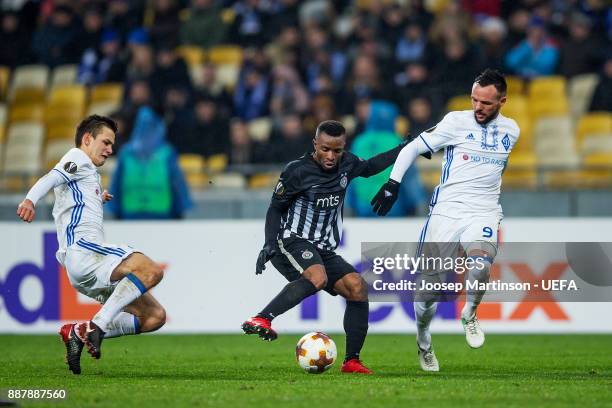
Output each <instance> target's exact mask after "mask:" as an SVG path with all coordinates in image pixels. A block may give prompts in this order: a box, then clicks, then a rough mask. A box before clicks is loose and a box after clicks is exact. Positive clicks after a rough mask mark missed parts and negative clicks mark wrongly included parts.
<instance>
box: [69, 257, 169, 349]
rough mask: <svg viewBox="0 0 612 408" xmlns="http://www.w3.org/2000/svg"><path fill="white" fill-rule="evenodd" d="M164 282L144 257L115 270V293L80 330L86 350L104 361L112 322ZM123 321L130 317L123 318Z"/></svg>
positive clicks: (132, 258)
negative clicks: (104, 351)
mask: <svg viewBox="0 0 612 408" xmlns="http://www.w3.org/2000/svg"><path fill="white" fill-rule="evenodd" d="M162 278H163V270H162V269H161V267H160V266H159V265H157V264H156V263H155V262H153V261H152V260H151V259H150V258H149V257H147V256H146V255H144V254H141V253H138V252H135V253H132V254H130V255H129V256H128V257H127V258H125V259H124V260H123V261H121V263H120V264H119V265H118V266H116V267H115V268H114V270H113V272H112V273H111V276H110V280H111V281H112V282H117V281H118V283H117V285H116V286H115V289H114V290H113V293H112V294H111V295H110V296H109V298H108V299H107V300H106V301H105V302H104V306H102V308H101V309H100V311H99V312H98V313H96V315H95V316H94V317H93V319H92V320H91V321H90V322H86V323H84V324H82V325H80V326H79V333H78V334H79V336H80V337H81V339H82V340H83V342H84V343H85V345H86V346H87V351H88V352H89V354H91V355H92V357H94V358H96V359H98V358H100V357H101V354H102V353H101V345H102V340H103V339H104V336H105V334H106V332H107V331H109V330H111V329H112V328H113V327H112V322H113V321H114V320H115V318H116V317H117V315H119V313H120V312H121V311H122V310H123V309H124V308H125V307H126V306H127V305H129V304H130V303H132V302H133V301H135V300H136V299H138V298H139V297H140V296H142V295H143V294H144V293H145V292H146V291H147V290H149V289H150V288H152V287H154V286H155V285H157V284H158V283H159V282H160V281H161V280H162ZM124 319H128V317H125V316H124Z"/></svg>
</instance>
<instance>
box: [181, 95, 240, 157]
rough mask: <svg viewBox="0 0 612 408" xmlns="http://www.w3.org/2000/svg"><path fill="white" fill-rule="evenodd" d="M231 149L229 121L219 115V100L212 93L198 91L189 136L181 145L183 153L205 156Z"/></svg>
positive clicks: (225, 152) (226, 152)
mask: <svg viewBox="0 0 612 408" xmlns="http://www.w3.org/2000/svg"><path fill="white" fill-rule="evenodd" d="M229 150H230V139H229V127H228V121H227V120H226V119H224V118H222V117H220V116H219V112H218V107H217V101H216V99H215V98H214V97H212V96H211V95H208V94H206V93H198V94H197V95H196V98H195V106H194V120H193V122H192V124H191V129H190V130H189V133H188V138H187V140H186V141H185V143H184V144H183V145H181V146H180V152H181V153H196V154H200V155H202V156H204V157H208V156H212V155H215V154H228V153H229Z"/></svg>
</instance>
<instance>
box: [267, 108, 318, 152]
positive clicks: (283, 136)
mask: <svg viewBox="0 0 612 408" xmlns="http://www.w3.org/2000/svg"><path fill="white" fill-rule="evenodd" d="M272 139H273V143H271V146H270V150H269V152H268V159H267V161H268V162H270V163H287V162H289V161H292V160H296V159H298V158H299V157H300V156H303V155H304V153H306V152H307V151H308V150H311V138H309V137H308V136H307V135H306V134H305V133H304V128H303V126H302V119H301V117H300V115H299V114H297V113H288V114H287V115H285V116H283V117H282V119H281V120H280V126H279V128H278V130H277V135H274V136H273V138H272Z"/></svg>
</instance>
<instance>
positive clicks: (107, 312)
mask: <svg viewBox="0 0 612 408" xmlns="http://www.w3.org/2000/svg"><path fill="white" fill-rule="evenodd" d="M146 291H147V289H146V288H145V286H144V285H143V284H142V282H141V281H140V279H138V278H137V277H136V276H135V275H134V274H131V273H130V274H129V275H127V276H126V277H125V278H123V279H121V281H119V283H118V284H117V286H116V287H115V290H114V291H113V294H112V295H110V297H109V298H108V300H107V301H106V302H105V303H104V306H102V309H100V311H99V312H98V313H97V314H96V315H95V316H94V318H93V319H91V321H92V322H94V323H95V324H96V326H98V327H99V328H100V329H101V330H102V331H104V332H107V331H109V330H110V325H111V322H112V321H113V320H114V318H115V317H116V316H117V315H118V314H119V312H121V311H122V310H123V308H124V307H126V306H127V305H129V304H130V303H132V302H133V301H134V300H136V299H138V298H139V297H140V296H141V295H142V294H143V293H145V292H146Z"/></svg>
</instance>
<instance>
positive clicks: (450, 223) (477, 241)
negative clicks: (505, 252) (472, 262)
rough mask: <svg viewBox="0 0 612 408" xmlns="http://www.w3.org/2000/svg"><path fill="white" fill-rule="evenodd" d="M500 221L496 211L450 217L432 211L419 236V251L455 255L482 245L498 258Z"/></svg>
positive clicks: (427, 254) (491, 255)
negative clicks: (486, 213)
mask: <svg viewBox="0 0 612 408" xmlns="http://www.w3.org/2000/svg"><path fill="white" fill-rule="evenodd" d="M500 221H501V219H500V217H499V216H497V215H494V216H487V215H483V216H469V217H466V218H450V217H446V216H443V215H439V214H431V215H430V216H429V217H428V218H427V221H426V222H425V225H424V226H423V229H422V231H421V236H420V237H419V246H418V250H417V252H418V255H421V254H424V255H426V256H442V257H446V256H451V257H452V256H458V255H459V256H460V255H461V254H464V255H465V254H469V252H470V250H471V249H483V250H486V251H487V253H489V255H490V257H491V258H495V255H497V244H498V242H497V239H498V230H499V223H500ZM427 243H435V244H436V245H427Z"/></svg>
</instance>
